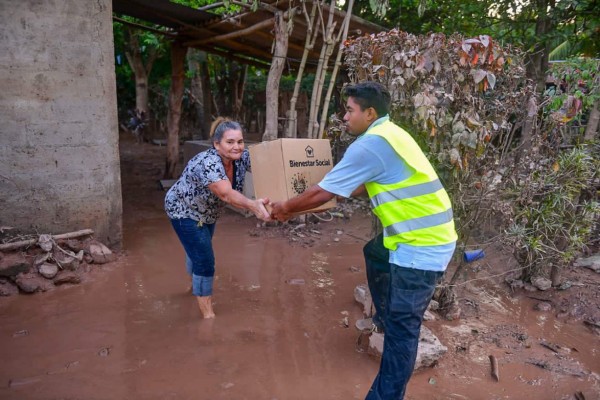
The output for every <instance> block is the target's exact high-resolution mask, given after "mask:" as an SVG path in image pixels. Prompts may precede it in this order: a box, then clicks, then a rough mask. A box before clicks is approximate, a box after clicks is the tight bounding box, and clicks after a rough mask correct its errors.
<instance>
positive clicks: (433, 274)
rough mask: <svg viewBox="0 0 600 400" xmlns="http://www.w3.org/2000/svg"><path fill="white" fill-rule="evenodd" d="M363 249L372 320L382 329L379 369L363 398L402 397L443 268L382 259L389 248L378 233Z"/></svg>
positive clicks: (389, 399)
mask: <svg viewBox="0 0 600 400" xmlns="http://www.w3.org/2000/svg"><path fill="white" fill-rule="evenodd" d="M363 252H364V254H365V264H366V268H367V280H368V282H369V290H370V291H371V296H372V298H373V304H374V305H375V310H376V314H375V317H377V318H375V317H374V318H373V320H374V323H376V324H377V323H381V324H382V325H383V328H384V329H385V340H384V343H383V355H382V357H381V364H380V367H379V373H378V374H377V377H376V378H375V381H374V382H373V385H372V386H371V389H370V390H369V393H368V394H367V397H366V400H392V399H393V400H398V399H399V400H402V399H403V398H404V393H405V392H406V385H407V384H408V380H409V379H410V377H411V375H412V373H413V370H414V367H415V360H416V358H417V348H418V345H419V332H420V330H421V322H422V321H423V314H425V310H427V305H428V304H429V302H430V301H431V297H432V296H433V291H434V290H435V286H436V284H437V282H438V281H439V280H440V278H441V277H442V275H443V272H437V271H425V270H420V269H414V268H406V267H401V266H398V265H395V264H390V263H389V261H387V259H386V260H385V261H384V259H385V258H386V257H387V255H389V250H387V249H386V248H385V247H384V246H383V237H382V236H381V235H379V236H377V237H376V238H375V239H373V240H371V241H370V242H369V243H367V244H366V245H365V248H364V250H363ZM385 264H387V266H386V265H385Z"/></svg>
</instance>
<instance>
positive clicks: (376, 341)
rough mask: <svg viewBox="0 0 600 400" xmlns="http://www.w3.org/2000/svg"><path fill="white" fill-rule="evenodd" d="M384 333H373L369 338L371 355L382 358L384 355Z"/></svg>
mask: <svg viewBox="0 0 600 400" xmlns="http://www.w3.org/2000/svg"><path fill="white" fill-rule="evenodd" d="M383 335H384V334H383V333H377V332H373V333H372V334H371V336H369V350H368V351H369V354H372V355H374V356H378V357H381V355H382V354H383Z"/></svg>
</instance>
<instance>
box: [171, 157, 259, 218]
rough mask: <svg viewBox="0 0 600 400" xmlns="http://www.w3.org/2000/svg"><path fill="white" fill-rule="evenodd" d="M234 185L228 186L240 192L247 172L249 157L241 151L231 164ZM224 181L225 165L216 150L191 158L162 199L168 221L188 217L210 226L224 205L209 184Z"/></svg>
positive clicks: (225, 177)
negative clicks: (240, 154)
mask: <svg viewBox="0 0 600 400" xmlns="http://www.w3.org/2000/svg"><path fill="white" fill-rule="evenodd" d="M233 168H234V169H233V174H234V180H235V182H232V184H231V186H232V187H233V189H234V190H237V191H238V192H241V191H242V189H243V187H244V177H245V176H246V170H248V171H249V170H250V154H249V153H248V150H244V152H243V153H242V157H241V158H240V159H239V160H235V161H234V167H233ZM224 179H228V178H227V174H226V173H225V166H224V165H223V161H222V160H221V157H220V156H219V154H218V153H217V150H216V149H214V148H213V149H209V150H206V151H203V152H202V153H199V154H197V155H196V156H194V157H193V158H192V159H191V160H190V161H189V162H188V164H187V166H186V167H185V169H184V170H183V173H182V174H181V177H180V178H179V179H178V180H177V182H175V184H174V185H173V186H172V187H171V188H170V189H169V191H168V192H167V195H166V196H165V211H166V212H167V215H168V216H169V218H171V219H180V218H191V219H193V220H195V221H200V222H202V223H205V224H213V223H215V222H216V221H217V219H218V218H219V216H220V214H221V209H222V207H223V206H224V205H225V202H223V201H222V200H221V199H219V198H218V197H217V196H216V195H215V194H213V192H211V191H210V189H209V188H208V185H210V184H211V183H215V182H218V181H221V180H224Z"/></svg>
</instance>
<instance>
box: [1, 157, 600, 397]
mask: <svg viewBox="0 0 600 400" xmlns="http://www.w3.org/2000/svg"><path fill="white" fill-rule="evenodd" d="M148 146H149V145H148ZM122 150H123V151H122V165H123V170H124V173H123V178H122V179H123V185H124V189H123V196H124V256H123V257H121V259H120V261H119V262H117V263H113V264H111V265H109V266H105V267H102V268H100V269H98V270H93V271H92V272H91V273H90V274H88V275H86V281H85V282H84V283H82V284H80V285H78V286H74V287H68V288H67V287H62V288H58V289H56V290H54V291H52V292H49V293H44V294H36V295H33V296H24V295H22V296H13V297H12V298H0V399H82V400H83V399H86V400H87V399H207V400H208V399H211V400H212V399H235V400H237V399H266V400H272V399H279V400H287V399H290V400H294V399H299V400H304V399H362V398H364V396H365V394H366V392H367V391H368V388H369V386H370V384H371V381H372V379H373V378H374V376H375V374H376V372H377V370H378V361H377V360H376V359H373V358H372V357H370V356H368V355H367V354H365V353H360V352H357V351H356V346H355V343H356V339H357V333H356V331H355V330H354V329H353V328H352V326H353V325H354V321H355V320H356V319H358V318H360V317H361V308H360V307H359V305H358V304H357V303H355V302H354V300H353V289H354V287H355V286H356V285H357V284H358V283H362V282H364V280H365V277H364V267H363V262H362V254H361V253H362V252H361V247H362V244H363V242H362V241H361V240H359V239H357V237H358V238H360V237H365V236H366V235H367V234H368V232H369V227H370V225H369V220H368V218H367V217H361V216H357V217H355V218H353V219H352V220H351V222H350V223H349V224H347V225H338V226H335V225H323V226H322V227H320V228H319V229H320V230H322V238H323V239H322V240H321V241H319V242H318V243H317V244H316V245H314V246H312V247H308V248H304V247H302V246H300V245H298V244H295V245H290V244H289V243H288V241H287V239H284V238H269V237H266V236H258V237H256V236H251V235H249V234H248V233H249V231H250V230H252V229H253V228H255V220H254V219H252V218H250V219H245V218H243V217H241V216H239V215H238V214H235V213H233V212H230V211H227V212H226V213H225V215H224V217H223V218H222V219H221V220H220V221H219V223H218V225H217V229H216V233H215V247H216V255H217V275H216V276H217V278H216V281H215V293H214V299H215V303H216V304H215V312H216V314H217V318H216V319H215V320H214V321H204V320H201V319H200V318H199V312H198V310H197V306H196V304H195V302H194V299H193V297H192V296H191V295H189V294H188V293H187V292H186V290H187V287H188V285H189V279H188V277H187V276H186V274H185V272H184V271H185V269H184V258H183V251H182V249H181V247H180V245H179V243H178V241H177V239H176V237H175V235H174V233H173V232H172V229H171V227H170V225H169V222H168V220H167V219H166V217H165V216H164V214H163V212H162V198H163V196H164V193H163V192H161V191H159V190H157V186H156V179H157V178H158V177H159V175H160V169H158V168H156V167H155V165H160V161H161V160H162V150H160V149H158V148H153V147H151V146H149V147H146V148H145V150H144V151H145V153H143V154H142V153H140V152H139V149H138V148H136V147H132V146H131V145H128V146H125V147H124V148H123V149H122ZM337 229H343V231H344V234H343V235H335V232H336V230H337ZM334 236H339V237H340V239H341V240H340V241H339V242H334V241H333V240H332V238H333V237H334ZM350 266H359V267H360V268H361V271H360V272H353V270H351V269H350V268H349V267H350ZM486 289H487V290H486V291H485V292H483V293H484V294H482V293H476V294H474V293H467V295H468V296H470V297H474V298H476V299H477V300H478V302H479V304H480V307H481V311H482V312H481V313H480V316H479V318H469V319H464V320H460V321H457V322H440V321H433V322H428V323H427V324H428V326H429V327H430V328H431V329H432V330H433V331H434V332H435V333H436V334H438V335H439V336H440V339H441V340H442V342H443V343H444V344H446V345H447V346H448V348H449V351H448V353H447V355H446V356H445V357H444V358H442V359H441V360H440V362H439V364H438V365H437V366H436V367H434V368H432V369H427V370H424V371H419V372H417V373H416V374H415V375H414V376H413V379H412V380H411V383H410V384H409V388H408V395H407V398H408V399H482V400H483V399H531V400H534V399H544V400H545V399H571V398H573V397H572V396H573V394H574V393H575V391H577V390H580V391H583V393H584V394H585V395H586V398H587V399H588V400H589V399H598V398H600V389H599V386H598V380H597V377H594V376H593V375H590V374H586V375H584V376H582V377H573V376H570V375H568V374H564V373H551V372H549V371H547V370H544V369H541V368H539V367H537V366H534V365H531V364H527V363H526V362H525V361H526V360H528V359H530V358H536V359H540V360H550V361H555V359H556V358H558V357H559V356H560V357H563V359H564V360H561V361H564V363H566V362H569V363H571V364H565V365H563V366H564V367H565V368H566V367H569V366H572V363H578V365H580V366H581V368H582V369H583V370H585V371H594V370H595V371H598V369H599V366H600V362H599V355H598V348H599V346H598V339H597V337H595V336H592V334H591V333H589V332H588V331H586V330H585V329H582V327H581V326H580V324H565V323H563V322H560V321H558V320H556V319H555V318H554V317H553V316H552V315H551V314H540V313H536V312H533V311H532V305H533V303H534V302H532V301H531V300H530V299H526V298H524V299H513V298H512V297H510V296H509V295H508V294H507V293H503V292H501V291H498V290H497V289H495V288H494V287H489V288H486ZM487 293H491V294H489V295H488V294H487ZM343 312H347V313H348V316H349V322H350V328H346V327H344V325H343V324H342V322H341V321H342V319H343V317H344V314H342V313H343ZM515 326H516V327H515ZM519 330H523V331H525V332H526V335H527V339H525V340H519V339H515V336H519V335H518V331H519ZM514 332H517V334H515V333H514ZM540 338H544V339H546V340H547V341H549V342H553V343H558V344H560V345H561V346H563V347H564V348H565V349H569V352H568V353H565V354H560V355H557V356H555V355H553V353H552V352H551V351H549V350H547V349H545V348H542V347H540V346H539V345H538V342H539V339H540ZM521 339H523V337H522V336H521ZM527 342H528V346H529V347H527ZM573 349H577V350H573ZM489 354H494V355H495V356H496V357H498V360H499V363H500V376H501V378H500V382H495V381H493V380H492V378H491V377H490V376H489V361H488V358H487V357H488V355H489ZM549 354H550V355H549Z"/></svg>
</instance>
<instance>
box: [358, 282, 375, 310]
mask: <svg viewBox="0 0 600 400" xmlns="http://www.w3.org/2000/svg"><path fill="white" fill-rule="evenodd" d="M354 299H355V300H356V301H357V302H359V303H360V304H362V305H363V313H364V314H365V315H366V316H367V317H370V316H371V309H372V308H373V299H372V298H371V292H369V287H368V286H367V284H366V283H361V284H360V285H358V286H356V287H355V288H354Z"/></svg>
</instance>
